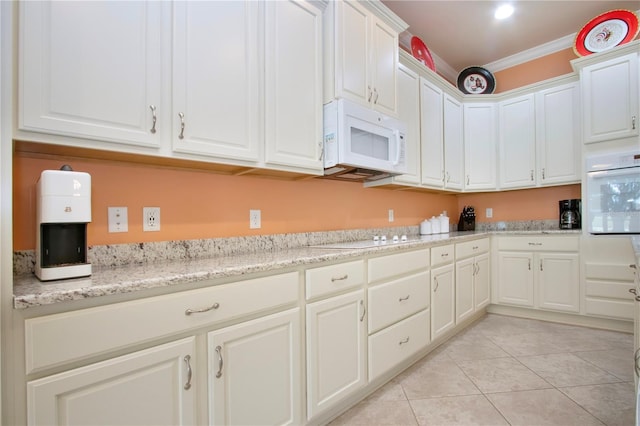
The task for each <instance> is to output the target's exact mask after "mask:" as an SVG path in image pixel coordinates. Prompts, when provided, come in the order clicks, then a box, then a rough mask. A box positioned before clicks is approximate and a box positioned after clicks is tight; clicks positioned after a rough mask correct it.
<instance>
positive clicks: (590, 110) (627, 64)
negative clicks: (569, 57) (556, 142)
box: [580, 53, 640, 143]
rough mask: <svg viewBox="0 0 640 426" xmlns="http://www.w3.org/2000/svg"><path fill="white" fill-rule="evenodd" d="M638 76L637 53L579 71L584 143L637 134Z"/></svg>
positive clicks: (638, 124) (639, 124)
mask: <svg viewBox="0 0 640 426" xmlns="http://www.w3.org/2000/svg"><path fill="white" fill-rule="evenodd" d="M639 80H640V78H639V77H638V54H637V53H631V54H627V55H624V56H620V57H618V58H614V59H610V60H607V61H603V62H600V63H597V64H593V65H588V66H585V67H584V68H583V69H582V70H581V71H580V85H581V87H582V122H583V138H584V142H585V143H593V142H601V141H606V140H611V139H618V138H627V137H632V136H638V128H639V127H640V123H639V122H638V119H639V117H638V97H640V95H639V92H638V82H639Z"/></svg>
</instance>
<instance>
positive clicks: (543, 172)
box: [542, 167, 546, 180]
mask: <svg viewBox="0 0 640 426" xmlns="http://www.w3.org/2000/svg"><path fill="white" fill-rule="evenodd" d="M542 179H543V180H544V179H546V173H545V168H544V167H543V168H542Z"/></svg>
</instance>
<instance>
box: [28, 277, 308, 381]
mask: <svg viewBox="0 0 640 426" xmlns="http://www.w3.org/2000/svg"><path fill="white" fill-rule="evenodd" d="M298 289H299V274H298V272H289V273H286V274H279V275H273V276H269V277H262V278H256V279H251V280H246V281H240V282H234V283H229V284H223V285H218V286H213V287H208V288H202V289H198V290H190V291H185V292H180V293H174V294H168V295H164V296H156V297H150V298H147V299H140V300H134V301H130V302H123V303H117V304H113V305H108V306H100V307H96V308H89V309H82V310H79V311H73V312H65V313H61V314H55V315H48V316H45V317H40V318H32V319H27V320H26V321H25V350H26V370H27V374H30V373H33V372H35V371H38V370H42V369H44V368H47V367H53V366H56V365H60V364H63V363H66V362H70V361H75V360H80V359H83V358H86V357H89V356H95V355H100V354H103V353H106V352H109V351H111V350H115V349H120V348H124V347H126V346H128V345H133V344H139V343H143V342H145V341H150V340H152V339H156V338H159V337H163V336H169V335H172V334H175V333H179V332H182V331H185V330H189V329H193V328H196V327H202V326H208V325H213V324H216V323H220V322H223V321H230V320H233V319H237V318H241V317H243V316H247V315H250V314H253V313H257V312H260V311H264V310H267V309H272V308H276V307H278V306H283V305H287V304H291V303H295V302H297V301H298V294H299V290H298ZM214 306H216V307H215V308H214ZM208 308H211V309H208ZM188 309H192V310H204V309H207V310H206V311H205V312H199V313H192V314H187V310H188Z"/></svg>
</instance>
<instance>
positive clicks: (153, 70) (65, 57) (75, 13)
mask: <svg viewBox="0 0 640 426" xmlns="http://www.w3.org/2000/svg"><path fill="white" fill-rule="evenodd" d="M19 6H20V24H19V30H20V36H19V41H20V46H19V55H18V57H19V67H20V69H19V86H18V87H19V89H18V91H19V106H18V108H19V112H18V119H19V127H20V129H24V130H30V131H36V132H45V133H52V134H60V135H68V136H75V137H81V138H87V139H100V140H106V141H111V142H116V143H117V145H116V146H119V148H116V149H122V150H124V149H125V146H126V145H135V146H141V147H147V148H159V146H160V142H161V139H160V136H161V135H160V132H159V131H158V130H159V129H160V123H159V122H158V123H157V126H155V127H154V120H153V118H154V114H155V116H156V118H158V117H159V116H160V115H161V114H163V113H164V110H165V109H166V108H168V105H166V104H164V103H163V98H164V96H163V88H162V87H163V86H162V74H163V72H164V70H163V68H162V56H163V53H162V40H161V31H162V25H163V22H162V8H163V5H162V3H161V2H105V1H103V2H39V1H38V2H35V1H34V2H21V3H20V5H19ZM123 144H124V145H123ZM146 152H148V151H146Z"/></svg>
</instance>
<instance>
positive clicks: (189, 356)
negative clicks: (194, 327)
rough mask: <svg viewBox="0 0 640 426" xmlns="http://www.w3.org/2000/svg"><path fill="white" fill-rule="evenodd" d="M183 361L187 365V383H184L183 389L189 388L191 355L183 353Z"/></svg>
mask: <svg viewBox="0 0 640 426" xmlns="http://www.w3.org/2000/svg"><path fill="white" fill-rule="evenodd" d="M183 359H184V363H185V364H186V365H187V383H185V384H184V390H189V389H191V376H192V374H193V372H192V371H191V355H185V357H184V358H183Z"/></svg>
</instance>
